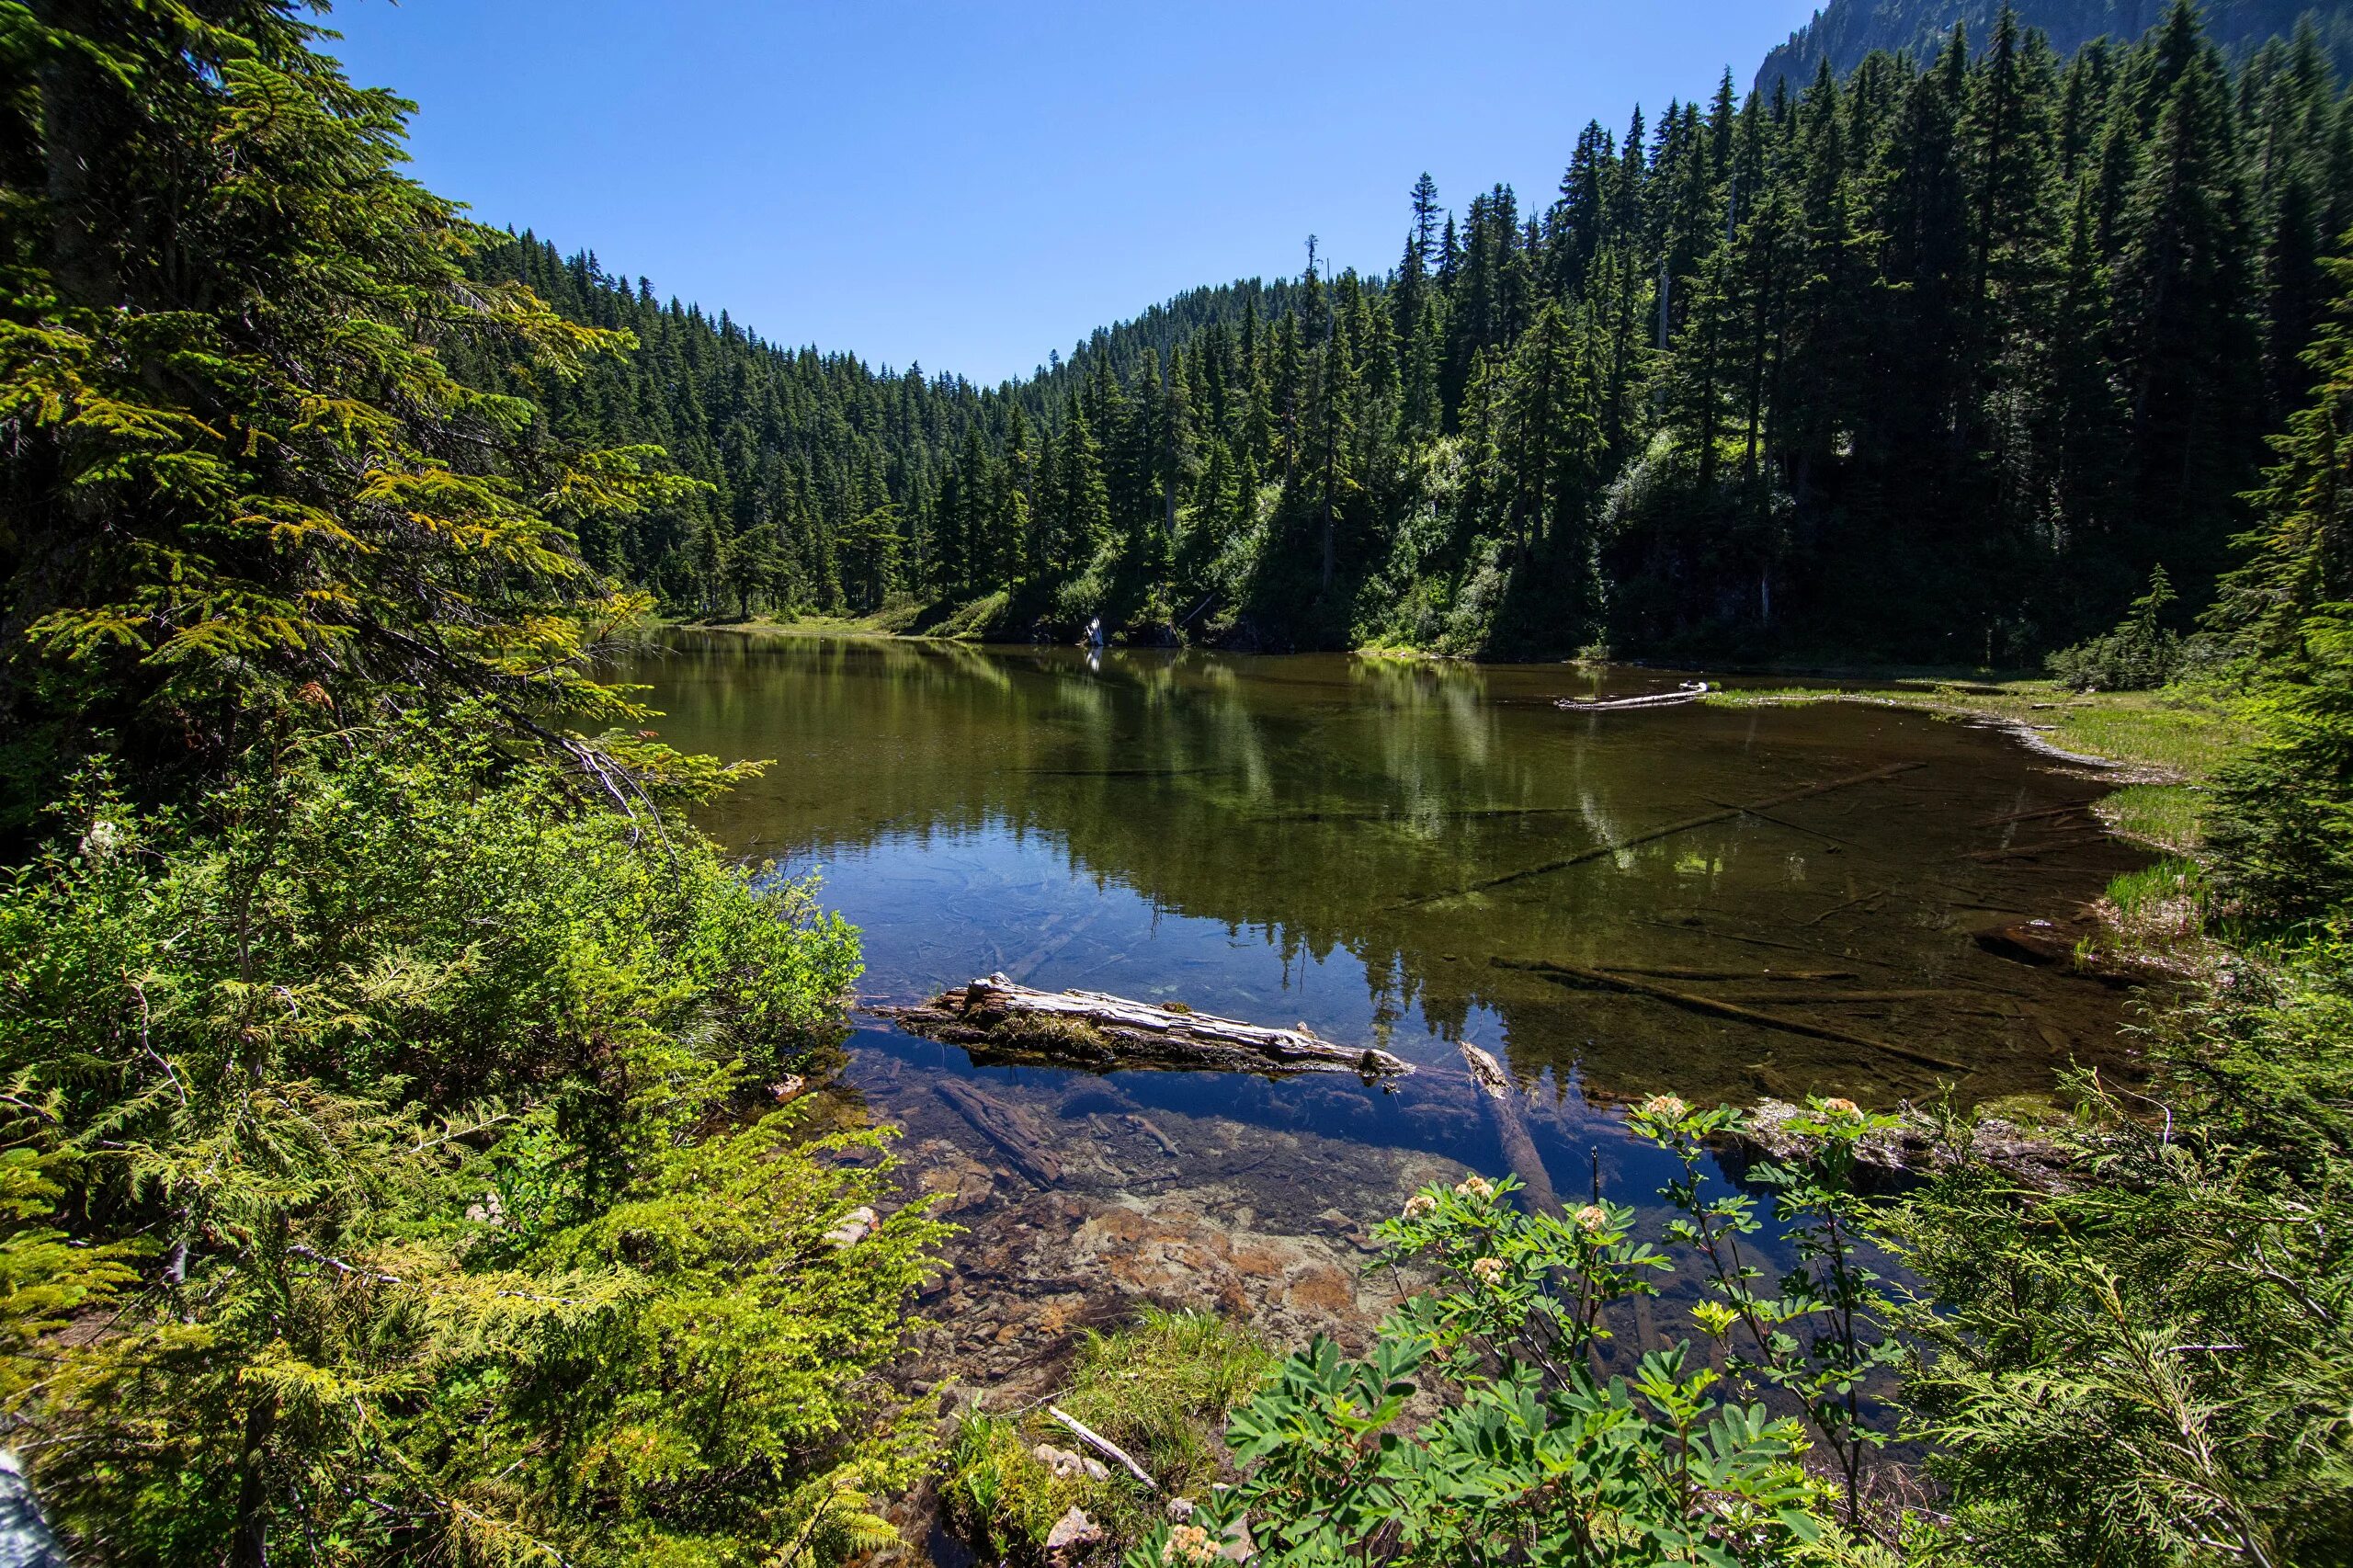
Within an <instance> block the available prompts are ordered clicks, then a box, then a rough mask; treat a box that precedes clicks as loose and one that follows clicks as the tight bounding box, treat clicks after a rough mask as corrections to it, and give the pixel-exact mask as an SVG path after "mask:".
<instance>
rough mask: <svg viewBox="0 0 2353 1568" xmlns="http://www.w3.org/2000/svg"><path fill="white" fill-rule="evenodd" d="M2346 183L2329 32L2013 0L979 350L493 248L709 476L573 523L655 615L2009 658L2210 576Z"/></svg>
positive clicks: (602, 393) (1641, 121) (2292, 388)
mask: <svg viewBox="0 0 2353 1568" xmlns="http://www.w3.org/2000/svg"><path fill="white" fill-rule="evenodd" d="M2224 9H2225V11H2226V12H2228V13H2229V14H2230V15H2236V13H2235V12H2232V11H2230V8H2228V7H2225V8H2224ZM2242 19H2244V18H2242ZM2234 36H2235V35H2234ZM2348 222H2353V120H2348V117H2347V108H2346V105H2345V101H2344V98H2343V97H2342V95H2341V94H2340V92H2339V88H2338V79H2337V75H2336V71H2335V70H2334V68H2333V67H2332V64H2331V62H2330V58H2329V51H2328V47H2327V44H2326V41H2325V40H2324V38H2323V37H2322V35H2321V34H2320V33H2319V32H2318V31H2316V30H2315V29H2313V28H2311V27H2309V26H2307V27H2305V28H2302V30H2300V31H2299V32H2297V33H2296V34H2295V35H2294V36H2293V37H2292V38H2291V39H2286V40H2273V41H2271V42H2269V43H2267V44H2266V45H2265V46H2263V47H2262V48H2260V49H2257V50H2256V51H2253V52H2252V53H2251V54H2250V55H2248V56H2247V58H2246V59H2245V62H2244V63H2243V64H2241V65H2239V66H2237V67H2236V68H2234V67H2233V66H2231V65H2230V64H2229V62H2228V61H2227V59H2226V57H2225V53H2224V51H2223V49H2222V46H2221V44H2220V43H2219V42H2218V41H2217V40H2216V39H2215V38H2214V37H2212V36H2210V35H2209V33H2208V31H2207V30H2206V28H2205V27H2204V25H2203V23H2202V22H2201V20H2200V16H2199V14H2198V12H2197V11H2196V9H2195V8H2194V7H2193V6H2189V5H2188V4H2186V3H2184V4H2178V5H2176V6H2173V7H2172V8H2171V9H2170V10H2169V11H2167V12H2166V14H2165V17H2163V18H2162V21H2161V25H2160V26H2158V27H2157V28H2154V30H2153V31H2152V32H2151V33H2150V34H2149V35H2148V36H2147V37H2146V38H2145V39H2143V40H2141V41H2139V42H2137V43H2134V44H2131V45H2129V46H2123V47H2119V46H2114V45H2110V44H2107V43H2100V42H2096V43H2093V44H2091V45H2089V46H2087V47H2086V48H2085V49H2083V50H2082V51H2078V52H2077V53H2076V54H2075V56H2074V57H2073V58H2072V59H2065V60H2063V59H2062V58H2061V57H2060V56H2059V54H2058V53H2057V52H2056V51H2054V50H2053V49H2052V47H2051V45H2050V44H2049V42H2048V41H2047V40H2045V39H2043V38H2042V37H2041V35H2040V34H2038V33H2036V32H2034V31H2032V30H2030V29H2029V28H2026V27H2025V26H2024V25H2023V24H2022V22H2021V21H2020V19H2019V17H2018V14H2017V13H2015V12H2013V11H2008V10H2005V11H2002V12H2000V13H1998V14H1997V15H1996V17H1995V22H1994V25H1993V27H1992V29H1991V31H1990V34H1989V35H1988V36H1986V37H1984V38H1978V39H1972V36H1971V35H1970V34H1968V33H1967V32H1965V31H1961V30H1956V31H1955V32H1954V33H1953V34H1952V35H1951V36H1950V37H1949V38H1948V39H1946V40H1944V41H1943V42H1942V43H1941V44H1939V45H1938V47H1937V48H1936V49H1934V50H1933V51H1928V52H1927V53H1926V54H1925V55H1923V56H1921V57H1920V58H1918V59H1916V60H1915V59H1912V58H1908V57H1904V56H1898V55H1889V54H1884V53H1882V54H1877V55H1873V56H1871V57H1870V58H1869V59H1867V60H1866V61H1864V62H1862V63H1861V64H1860V65H1859V67H1858V68H1857V69H1856V70H1855V71H1853V72H1852V73H1851V74H1848V75H1847V76H1846V77H1845V78H1844V79H1843V80H1841V79H1838V78H1836V76H1834V74H1832V73H1831V72H1830V71H1829V70H1827V69H1826V68H1824V69H1823V70H1821V71H1819V72H1818V73H1817V74H1816V76H1815V78H1814V79H1813V82H1812V84H1811V85H1808V86H1807V87H1806V88H1805V89H1804V90H1803V91H1802V92H1797V93H1793V94H1785V95H1775V96H1772V97H1766V96H1762V95H1754V94H1752V95H1751V96H1750V97H1748V98H1747V99H1746V101H1745V102H1743V101H1741V100H1739V99H1738V98H1737V97H1736V96H1735V94H1734V91H1733V83H1732V80H1731V78H1730V76H1729V75H1727V76H1726V77H1725V79H1724V80H1723V81H1722V84H1721V85H1719V87H1718V88H1717V90H1716V92H1715V93H1714V95H1713V96H1712V97H1710V98H1707V99H1706V100H1704V101H1702V100H1693V101H1690V102H1680V103H1671V104H1669V105H1667V106H1665V108H1664V109H1663V110H1661V111H1659V112H1658V113H1656V115H1655V116H1654V117H1653V116H1648V115H1645V114H1644V113H1643V112H1642V111H1640V110H1637V111H1635V112H1634V114H1633V115H1632V117H1631V120H1630V123H1629V124H1628V125H1627V126H1626V127H1625V128H1624V130H1623V131H1611V130H1610V129H1608V128H1607V127H1605V126H1602V125H1600V124H1598V123H1596V124H1592V125H1589V126H1588V127H1587V128H1586V131H1585V132H1584V134H1583V135H1582V136H1581V137H1580V138H1579V140H1578V142H1577V145H1576V146H1575V148H1574V150H1573V151H1572V153H1571V154H1570V156H1569V159H1568V166H1567V169H1566V172H1565V174H1564V175H1563V178H1562V181H1561V185H1560V188H1559V190H1558V192H1557V193H1556V194H1555V195H1554V196H1553V197H1552V199H1550V200H1548V201H1546V202H1543V203H1541V204H1537V203H1524V202H1523V201H1522V200H1521V199H1520V198H1519V196H1518V193H1516V192H1514V191H1513V190H1511V189H1510V188H1508V187H1495V188H1493V189H1491V190H1488V191H1485V192H1483V193H1480V194H1478V195H1476V196H1474V197H1473V198H1472V199H1471V200H1470V201H1469V202H1468V203H1467V204H1466V205H1465V206H1464V207H1463V208H1462V210H1460V211H1459V212H1456V211H1449V210H1446V209H1445V208H1443V207H1442V206H1441V205H1440V200H1439V197H1438V192H1437V191H1436V190H1435V189H1434V188H1433V187H1431V186H1430V185H1429V184H1428V183H1427V180H1426V181H1425V182H1424V183H1423V184H1422V185H1421V186H1419V187H1416V189H1415V192H1414V195H1413V205H1412V208H1411V210H1410V212H1409V213H1407V214H1406V216H1405V227H1406V229H1407V237H1406V241H1405V244H1404V254H1403V256H1402V257H1401V260H1400V262H1399V265H1398V267H1396V269H1395V270H1394V271H1393V272H1392V273H1391V274H1389V275H1388V276H1386V277H1383V278H1364V277H1360V276H1358V275H1357V274H1355V273H1353V272H1346V271H1344V272H1341V273H1339V274H1338V275H1336V276H1332V275H1328V274H1327V273H1326V272H1324V270H1322V269H1318V270H1317V271H1316V272H1314V273H1312V274H1310V275H1309V276H1307V277H1305V278H1302V279H1301V280H1299V281H1297V282H1296V283H1293V284H1288V285H1277V286H1274V287H1264V286H1252V285H1245V286H1243V287H1240V288H1236V289H1233V290H1210V291H1204V292H1201V293H1197V294H1195V295H1191V296H1188V297H1186V298H1185V299H1182V300H1180V301H1176V302H1174V303H1173V304H1172V305H1171V306H1170V307H1168V308H1166V309H1165V310H1163V311H1161V312H1154V314H1151V315H1148V316H1147V317H1145V318H1144V319H1143V320H1142V322H1140V323H1138V324H1133V325H1131V326H1128V327H1124V328H1120V329H1119V330H1117V331H1115V332H1112V333H1109V334H1105V335H1098V336H1097V339H1096V341H1095V342H1094V343H1092V344H1090V345H1086V346H1083V347H1082V348H1081V351H1080V352H1079V353H1078V354H1077V355H1076V356H1075V357H1074V358H1073V359H1072V360H1070V361H1069V362H1067V363H1062V364H1058V365H1055V366H1053V367H1051V369H1047V370H1046V371H1044V372H1043V373H1042V374H1041V375H1040V377H1038V378H1034V379H1032V380H1029V381H1025V382H1023V383H1020V384H1018V385H1015V386H1010V387H1006V388H999V389H995V390H992V391H986V392H983V391H981V390H978V389H975V388H973V387H972V386H970V385H968V384H966V383H963V382H960V381H941V380H932V381H926V380H925V379H924V378H923V377H922V376H921V375H919V374H917V373H915V371H913V370H910V371H908V372H907V373H905V374H904V375H901V376H899V377H897V378H895V379H893V380H890V381H883V380H882V379H881V378H880V377H878V376H877V375H875V374H874V373H873V372H870V371H869V370H868V369H865V368H864V367H862V366H859V365H858V363H857V362H856V361H854V360H850V359H846V358H830V359H828V358H821V357H819V356H817V355H815V354H813V353H811V352H807V351H803V352H801V353H800V354H798V355H793V354H785V353H779V352H778V351H775V350H771V349H769V348H767V347H763V346H761V345H759V344H757V343H755V342H753V341H751V340H749V339H747V338H745V336H744V335H743V334H742V333H741V331H740V329H737V328H735V327H733V325H732V324H729V323H728V322H727V321H726V319H725V318H724V317H723V316H722V317H721V318H718V319H717V320H716V321H713V320H711V319H710V318H708V317H704V316H701V315H700V314H699V313H698V312H691V311H689V312H680V311H678V310H677V309H676V308H657V307H656V306H655V305H654V303H653V302H652V301H651V300H650V299H647V298H645V297H644V295H643V291H642V290H634V289H631V288H629V287H628V286H626V285H623V284H620V283H619V282H617V281H613V280H606V279H601V278H599V277H598V276H597V274H596V273H595V272H594V270H593V269H591V268H590V267H587V265H586V264H585V262H575V263H574V264H571V265H570V266H569V267H565V266H560V265H559V264H558V263H557V262H556V260H555V258H554V257H553V256H551V254H549V253H548V252H547V251H546V250H545V249H544V247H538V246H534V245H530V244H522V245H518V246H517V247H516V248H515V249H514V250H513V251H512V252H511V253H510V256H509V258H508V265H509V266H511V267H513V268H514V269H515V270H517V271H518V272H519V273H520V275H521V276H523V277H524V278H526V279H527V280H528V281H529V282H530V283H531V284H532V286H533V287H535V288H538V289H540V290H544V291H546V292H547V293H548V294H549V296H550V297H551V298H552V299H554V300H556V301H558V303H559V304H560V305H562V306H563V307H564V308H566V309H568V310H573V311H577V312H585V313H586V314H587V315H588V316H589V317H590V319H593V320H595V321H597V322H598V323H599V324H613V325H627V326H630V327H631V328H632V329H633V330H635V331H637V332H638V333H639V335H640V336H641V338H642V342H643V347H642V348H641V349H640V350H639V353H638V355H637V356H636V358H635V361H634V363H633V365H631V367H628V368H627V369H623V370H618V371H605V372H594V373H592V374H591V376H590V378H589V380H588V381H586V382H585V383H584V385H583V387H582V389H581V390H579V391H578V392H563V391H562V390H560V389H551V390H550V391H548V392H546V393H545V394H544V401H545V402H546V403H547V404H548V406H550V407H551V409H553V410H554V411H555V415H554V417H555V419H556V422H557V426H558V428H560V429H565V430H567V431H569V432H570V433H572V434H574V435H578V436H582V437H587V436H592V435H593V436H595V437H598V438H629V439H658V440H660V441H662V442H663V443H664V444H665V445H667V446H669V447H670V448H671V449H672V450H673V451H674V452H676V453H678V454H679V459H680V461H681V462H682V463H683V464H684V465H685V467H686V468H687V471H688V472H690V473H694V474H697V475H698V476H700V477H704V478H707V479H709V480H710V481H711V482H712V483H713V484H714V486H715V488H714V489H713V490H711V491H710V493H708V494H705V495H703V496H702V497H700V498H699V499H696V500H692V501H689V502H686V503H683V504H681V505H680V506H678V507H677V508H676V509H675V510H674V511H673V512H671V513H668V514H665V516H664V517H660V518H657V519H655V520H654V521H653V522H650V523H647V524H641V525H636V527H638V528H640V530H641V531H640V532H638V533H637V534H634V535H632V536H631V537H630V538H627V539H619V538H616V539H611V540H605V539H599V538H597V537H596V536H594V535H592V536H590V537H589V539H588V540H587V541H586V548H587V550H588V551H589V554H590V557H591V559H592V560H595V561H597V562H600V563H605V564H609V565H612V566H614V567H616V568H617V569H620V570H624V571H627V572H629V573H631V574H633V575H636V576H639V577H640V578H642V580H644V581H647V582H650V583H652V584H653V585H655V586H656V587H657V588H658V589H659V590H660V592H661V593H662V595H663V596H664V597H665V599H666V600H667V601H668V602H669V603H670V604H671V605H672V606H673V607H674V608H681V609H688V610H693V611H698V612H710V611H712V610H715V609H724V610H729V611H733V612H742V611H746V610H751V609H756V608H769V609H777V610H790V609H796V608H853V609H857V608H874V607H875V606H877V605H879V604H881V603H882V602H884V601H886V600H890V599H894V598H896V599H901V600H912V601H915V602H917V603H921V604H926V605H930V606H932V607H934V608H932V609H931V611H930V612H929V619H930V620H931V621H932V622H934V623H936V622H938V621H939V620H940V619H943V618H945V617H947V616H949V614H950V613H951V612H955V614H956V616H957V619H956V620H955V621H954V625H955V626H956V627H957V628H958V629H960V630H980V631H991V632H994V633H996V634H1006V635H1027V634H1029V633H1031V632H1032V631H1038V630H1047V631H1054V632H1056V633H1061V632H1064V631H1068V630H1069V629H1071V628H1073V627H1074V626H1076V625H1078V624H1080V623H1083V622H1084V621H1085V620H1086V619H1087V618H1088V617H1090V616H1093V615H1097V614H1099V615H1101V616H1102V617H1104V619H1106V621H1107V623H1108V624H1110V625H1112V626H1113V627H1115V628H1124V629H1126V630H1127V631H1128V632H1129V634H1130V635H1132V636H1137V637H1142V638H1156V639H1165V638H1168V637H1171V636H1176V635H1180V634H1181V635H1183V636H1185V637H1187V638H1207V639H1210V640H1217V641H1224V642H1230V643H1236V644H1241V645H1247V646H1260V647H1290V646H1346V645H1355V644H1361V643H1365V642H1389V643H1400V644H1410V645H1414V646H1420V647H1428V648H1436V649H1442V650H1446V651H1449V652H1458V653H1491V654H1507V653H1530V654H1534V653H1542V654H1552V653H1563V652H1568V651H1574V649H1576V648H1579V647H1581V646H1585V645H1587V644H1591V643H1595V642H1608V643H1609V644H1611V645H1613V646H1616V647H1618V648H1620V650H1623V651H1631V652H1639V653H1652V654H1661V653H1689V654H1709V655H1714V656H1724V655H1750V656H1762V655H1789V654H1803V653H1833V652H1835V653H1847V654H1861V655H1872V656H1880V657H1886V658H1902V659H1915V660H1940V661H1953V660H1963V659H1965V660H1972V661H1984V662H1994V663H2004V662H2019V661H2026V660H2030V659H2033V658H2036V657H2039V656H2040V654H2041V653H2043V652H2045V651H2047V650H2049V649H2051V648H2052V647H2055V646H2058V645H2061V644H2064V643H2066V642H2072V641H2074V640H2075V639H2077V638H2079V637H2081V636H2083V635H2085V634H2086V633H2087V632H2089V631H2093V630H2095V629H2097V628H2101V627H2105V626H2106V625H2108V624H2109V623H2111V622H2112V621H2114V620H2115V619H2116V618H2117V616H2118V615H2119V613H2120V611H2121V610H2122V609H2123V608H2124V607H2125V606H2126V604H2127V603H2128V602H2129V601H2130V600H2131V599H2132V598H2133V597H2135V595H2136V594H2138V593H2139V592H2140V590H2141V589H2142V587H2143V585H2145V583H2146V582H2147V581H2148V579H2149V577H2150V575H2151V574H2152V573H2153V572H2154V570H2155V569H2156V568H2158V567H2161V566H2162V567H2163V568H2165V570H2166V571H2167V572H2168V573H2169V574H2170V575H2171V578H2172V580H2173V582H2174V584H2175V585H2176V586H2177V588H2178V589H2180V591H2181V595H2182V602H2183V603H2185V604H2188V605H2196V604H2199V603H2202V602H2203V601H2204V599H2205V597H2207V593H2208V589H2209V588H2210V587H2211V583H2212V581H2213V578H2214V575H2215V574H2216V572H2217V571H2218V570H2219V569H2220V568H2221V566H2222V563H2223V562H2224V559H2225V556H2226V553H2227V550H2228V544H2229V541H2230V540H2231V539H2232V538H2233V537H2234V535H2235V534H2236V533H2237V532H2239V531H2240V530H2241V529H2242V528H2244V527H2245V517H2246V513H2245V506H2244V503H2243V502H2242V500H2241V499H2240V497H2241V494H2242V492H2244V491H2245V490H2247V489H2248V488H2249V487H2250V486H2251V485H2252V484H2253V483H2255V482H2256V477H2257V473H2258V471H2259V468H2260V465H2261V463H2262V461H2263V460H2264V457H2265V451H2266V449H2265V446H2264V437H2265V435H2266V433H2267V432H2268V431H2271V430H2275V429H2277V428H2279V426H2280V424H2281V422H2282V421H2283V419H2284V417H2285V415H2286V413H2287V411H2288V410H2289V409H2290V408H2291V407H2293V406H2294V405H2295V404H2296V402H2297V400H2298V399H2299V398H2300V397H2301V395H2302V392H2303V391H2304V387H2305V372H2304V370H2303V369H2302V366H2301V364H2300V363H2299V360H2298V355H2299V353H2300V351H2301V350H2302V347H2303V346H2304V345H2305V344H2306V343H2307V342H2308V341H2309V340H2310V338H2311V335H2312V333H2313V326H2314V323H2315V312H2316V309H2317V301H2318V299H2319V297H2320V292H2321V283H2320V278H2321V273H2320V262H2321V258H2322V257H2323V256H2325V254H2327V253H2328V252H2329V251H2330V250H2332V248H2333V240H2334V236H2336V235H2337V234H2339V233H2343V232H2344V231H2345V229H2346V227H2347V223H2348ZM960 607H961V608H960Z"/></svg>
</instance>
